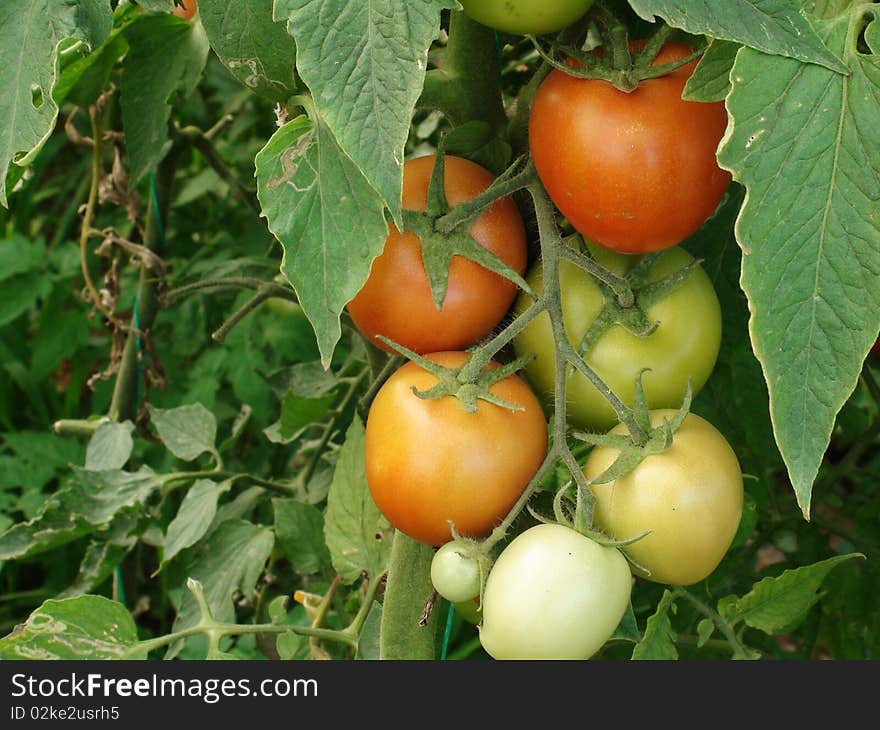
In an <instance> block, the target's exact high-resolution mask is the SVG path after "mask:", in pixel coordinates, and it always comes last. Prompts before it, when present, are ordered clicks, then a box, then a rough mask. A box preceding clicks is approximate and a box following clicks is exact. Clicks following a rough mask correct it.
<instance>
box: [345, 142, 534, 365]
mask: <svg viewBox="0 0 880 730" xmlns="http://www.w3.org/2000/svg"><path fill="white" fill-rule="evenodd" d="M433 170H434V157H433V156H428V157H419V158H416V159H413V160H408V161H407V162H406V164H405V165H404V170H403V207H404V208H405V209H407V210H415V211H423V210H425V207H426V206H427V197H428V184H429V182H430V179H431V173H432V171H433ZM493 180H494V178H493V176H492V174H491V173H490V172H489V171H488V170H486V169H484V168H482V167H480V166H479V165H477V164H475V163H473V162H470V161H468V160H465V159H462V158H460V157H452V156H449V155H447V156H446V158H445V177H444V184H445V190H446V198H447V200H448V202H449V205H450V207H452V206H455V205H457V204H458V203H462V202H464V201H466V200H470V199H471V198H474V197H476V196H477V195H479V194H480V193H482V192H483V191H484V190H485V189H486V188H488V187H489V185H491V184H492V181H493ZM470 233H471V236H473V238H474V240H476V241H477V242H478V243H479V244H481V245H482V246H484V247H485V248H487V249H488V250H489V251H491V252H492V253H494V254H495V255H496V256H498V258H500V259H501V260H502V261H504V262H505V263H506V264H507V265H508V266H510V267H511V268H512V269H514V270H516V271H517V272H518V273H520V274H522V273H523V272H524V271H525V266H526V257H527V251H526V234H525V228H524V226H523V222H522V217H521V216H520V214H519V211H518V210H517V207H516V205H515V204H514V202H513V200H511V199H510V198H502V199H501V200H498V201H496V202H495V203H494V204H493V205H492V206H491V207H490V208H489V209H488V210H487V211H486V212H485V213H483V215H481V216H480V217H479V218H478V219H477V220H476V221H474V223H473V224H472V225H471V228H470ZM516 292H517V289H516V286H515V285H514V284H513V283H512V282H510V281H508V280H506V279H504V278H502V277H501V276H499V275H498V274H496V273H494V272H492V271H489V270H488V269H485V268H483V267H482V266H480V265H479V264H477V263H475V262H473V261H471V260H469V259H466V258H463V257H461V256H455V257H454V258H453V259H452V263H451V265H450V267H449V288H448V290H447V293H446V299H445V300H444V302H443V306H442V308H441V309H440V310H439V311H438V310H437V307H436V305H435V304H434V300H433V299H432V297H431V289H430V287H429V286H428V277H427V274H426V273H425V266H424V264H423V263H422V245H421V238H419V236H417V235H416V234H415V233H412V232H410V231H404V232H403V233H401V232H399V231H398V230H397V229H396V228H395V227H394V226H392V231H391V234H390V235H389V236H388V239H387V240H386V241H385V249H384V251H383V252H382V254H381V255H380V256H379V257H378V258H376V260H375V261H373V267H372V269H371V271H370V276H369V278H368V279H367V281H366V283H365V284H364V287H363V288H362V289H361V291H360V292H359V293H358V294H357V296H356V297H355V298H354V299H353V300H352V301H351V302H349V304H348V311H349V314H351V318H352V320H354V323H355V325H357V327H358V329H359V330H360V331H361V332H362V333H363V334H364V336H365V337H367V338H368V339H369V340H370V341H371V342H374V343H375V344H376V345H378V346H379V347H382V348H383V349H386V350H390V348H388V347H386V346H385V345H384V344H382V343H381V342H380V341H378V340H376V339H375V337H376V335H384V336H385V337H388V338H389V339H391V340H394V341H395V342H399V343H400V344H402V345H405V346H406V347H408V348H410V349H411V350H414V351H416V352H418V353H427V352H438V351H442V350H462V349H464V348H466V347H469V346H470V345H472V344H474V343H475V342H477V341H478V340H480V339H482V338H483V337H485V336H486V335H488V334H489V333H490V332H491V331H492V330H493V329H494V328H495V326H496V325H497V324H498V323H499V322H500V321H501V319H502V318H503V317H504V315H505V314H506V313H507V310H508V309H509V308H510V305H511V304H512V303H513V299H514V297H515V296H516Z"/></svg>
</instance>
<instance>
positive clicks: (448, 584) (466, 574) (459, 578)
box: [431, 542, 480, 603]
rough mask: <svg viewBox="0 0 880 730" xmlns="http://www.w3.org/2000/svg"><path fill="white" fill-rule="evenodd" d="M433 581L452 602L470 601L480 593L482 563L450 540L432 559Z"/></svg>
mask: <svg viewBox="0 0 880 730" xmlns="http://www.w3.org/2000/svg"><path fill="white" fill-rule="evenodd" d="M431 583H433V584H434V589H435V590H436V591H437V593H439V594H440V595H441V596H443V598H445V599H446V600H447V601H449V602H451V603H459V602H461V601H469V600H471V599H472V598H475V597H476V596H479V595H480V564H479V563H478V562H477V561H476V560H474V559H473V558H470V557H468V556H467V555H465V554H463V553H462V552H461V547H460V546H459V545H457V544H456V543H455V542H448V543H446V544H445V545H442V546H441V547H440V548H439V549H438V550H437V552H436V553H434V558H433V559H432V560H431Z"/></svg>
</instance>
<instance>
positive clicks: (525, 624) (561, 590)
mask: <svg viewBox="0 0 880 730" xmlns="http://www.w3.org/2000/svg"><path fill="white" fill-rule="evenodd" d="M631 588H632V576H631V575H630V571H629V567H627V562H626V559H625V558H624V557H623V555H622V554H621V553H620V551H619V550H617V549H615V548H608V547H602V546H601V545H599V543H597V542H595V541H593V540H591V539H590V538H588V537H585V536H584V535H581V534H580V533H578V532H575V531H574V530H572V529H571V528H569V527H565V526H563V525H538V526H536V527H532V528H530V529H528V530H526V531H525V532H523V533H522V534H521V535H519V536H518V537H516V538H515V539H514V540H513V541H512V542H511V543H510V544H509V545H508V546H507V547H506V548H505V549H504V551H503V552H502V553H501V555H500V556H499V557H498V560H497V561H495V564H494V565H493V566H492V570H491V571H489V577H488V579H487V580H486V589H485V591H484V592H483V623H482V626H481V627H480V643H481V644H482V645H483V648H484V649H485V650H486V651H487V652H488V653H489V654H490V655H491V656H492V657H494V658H495V659H588V658H589V657H591V656H592V655H593V654H595V653H596V652H597V651H598V650H599V649H600V648H602V645H603V644H605V642H606V641H608V639H609V638H610V637H611V635H612V634H613V633H614V630H615V629H616V628H617V626H618V624H619V623H620V620H621V618H623V614H624V612H625V611H626V607H627V605H628V604H629V596H630V590H631Z"/></svg>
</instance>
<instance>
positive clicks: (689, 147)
mask: <svg viewBox="0 0 880 730" xmlns="http://www.w3.org/2000/svg"><path fill="white" fill-rule="evenodd" d="M690 53H691V49H690V48H688V47H687V46H685V45H682V44H679V43H671V42H670V43H667V44H666V45H665V46H664V47H663V49H662V50H661V52H660V54H659V55H658V57H657V59H656V60H655V62H654V63H655V65H660V64H666V63H670V62H672V61H674V60H677V59H680V58H683V57H685V56H687V55H689V54H690ZM695 65H696V61H694V62H692V63H689V64H687V65H685V66H683V67H682V68H679V69H677V70H676V71H674V72H673V73H671V74H668V75H666V76H663V77H661V78H657V79H647V80H645V81H643V82H641V83H640V84H639V86H638V88H637V89H636V90H635V91H633V92H631V93H628V94H627V93H625V92H622V91H619V90H618V89H616V88H615V87H614V86H612V85H611V84H609V83H607V82H605V81H598V80H593V79H578V78H575V77H573V76H569V75H567V74H565V73H563V72H562V71H559V70H554V71H552V72H551V73H550V75H549V76H548V77H547V79H545V81H544V82H543V83H542V84H541V87H540V88H539V89H538V92H537V94H536V95H535V99H534V103H533V104H532V108H531V112H530V120H529V146H530V148H531V152H532V158H533V160H534V162H535V167H536V168H537V171H538V175H539V176H540V178H541V181H542V182H543V183H544V186H545V187H546V189H547V192H548V194H549V195H550V198H551V199H552V201H553V203H554V204H555V205H556V207H557V208H559V210H560V212H561V213H562V214H563V215H564V216H565V217H566V218H567V219H568V221H569V222H570V223H571V224H572V226H574V227H575V228H576V229H577V230H578V231H580V232H581V233H582V234H584V235H585V236H586V237H587V238H589V239H591V240H593V241H596V242H597V243H599V244H601V245H603V246H605V247H607V248H610V249H613V250H616V251H621V252H624V253H645V252H649V251H659V250H661V249H664V248H668V247H669V246H674V245H675V244H677V243H681V241H683V240H684V239H685V238H687V237H688V236H690V235H691V234H692V233H694V232H695V231H697V229H699V228H700V227H701V226H702V225H703V223H705V221H706V220H707V219H708V218H709V217H710V216H711V215H712V213H713V212H714V211H715V208H716V207H717V206H718V203H719V202H720V201H721V198H722V196H723V195H724V192H725V190H726V189H727V186H728V184H729V183H730V173H728V172H726V171H724V170H722V169H721V168H720V167H719V166H718V162H717V160H716V157H715V152H716V149H717V147H718V144H719V142H720V141H721V138H722V136H723V135H724V132H725V129H726V128H727V112H726V111H725V108H724V104H723V103H721V102H719V103H713V104H707V103H699V102H689V101H683V100H682V98H681V94H682V90H683V89H684V85H685V83H686V81H687V79H688V78H689V77H690V75H691V74H692V73H693V69H694V67H695ZM560 140H565V141H566V143H565V144H560V143H559V141H560Z"/></svg>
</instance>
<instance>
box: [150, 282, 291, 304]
mask: <svg viewBox="0 0 880 730" xmlns="http://www.w3.org/2000/svg"><path fill="white" fill-rule="evenodd" d="M270 283H271V282H266V281H263V280H262V279H258V278H257V277H255V276H227V277H223V278H211V279H202V280H201V281H195V282H193V283H192V284H186V285H184V286H179V287H176V288H175V289H171V290H170V291H169V292H167V293H166V294H165V301H166V302H168V303H169V304H172V303H174V302H176V301H177V300H178V299H182V298H183V297H186V296H189V295H190V294H194V293H196V292H199V291H204V290H209V291H222V290H223V289H253V290H257V289H260V288H261V287H264V286H269V285H270ZM273 286H274V287H275V289H273V291H272V296H273V297H282V298H284V299H290V300H291V301H296V295H295V294H294V293H293V291H292V290H291V289H290V288H289V287H285V286H281V285H279V284H273Z"/></svg>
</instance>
